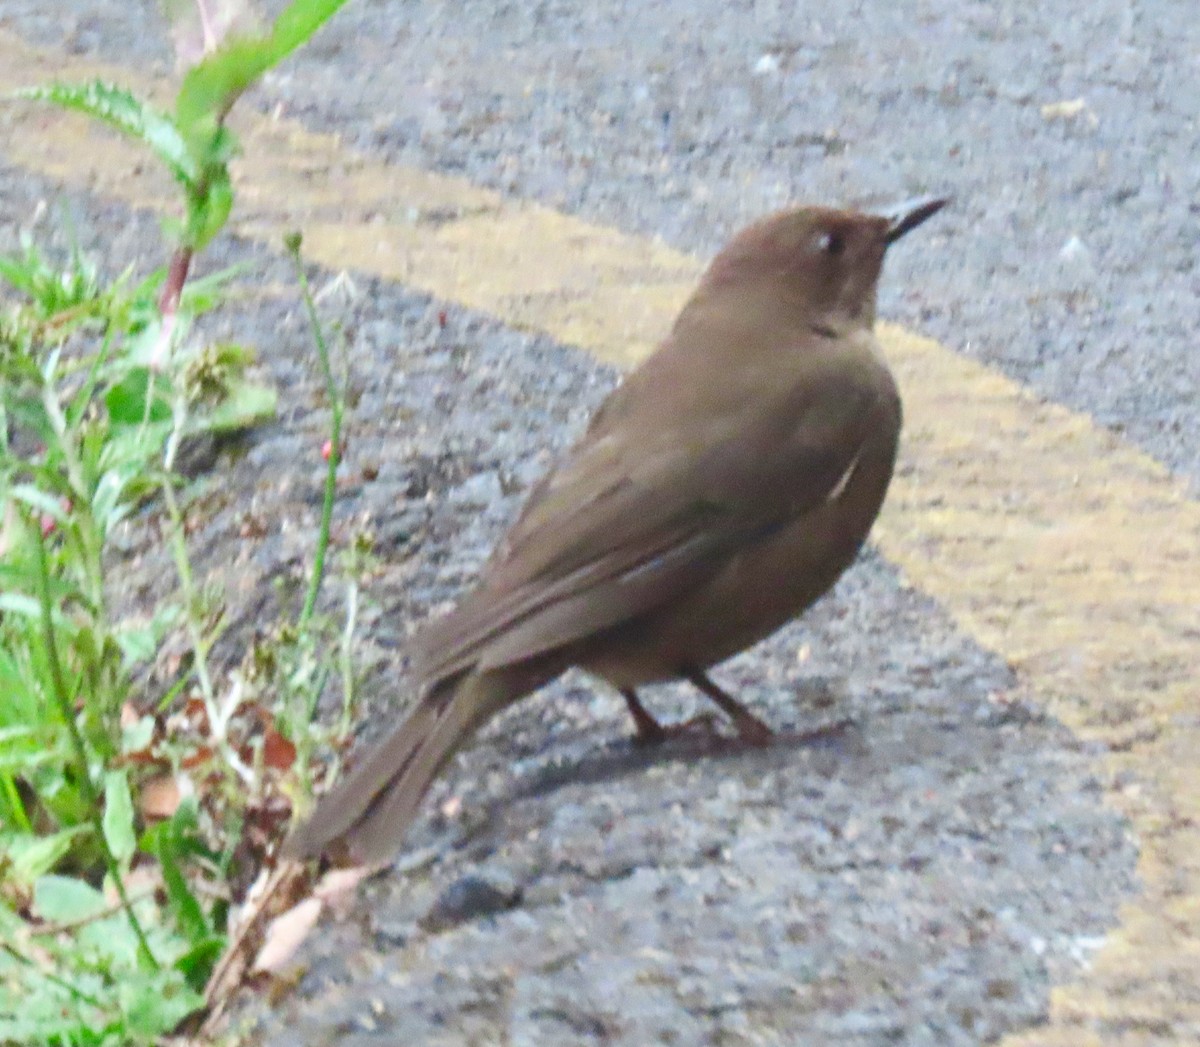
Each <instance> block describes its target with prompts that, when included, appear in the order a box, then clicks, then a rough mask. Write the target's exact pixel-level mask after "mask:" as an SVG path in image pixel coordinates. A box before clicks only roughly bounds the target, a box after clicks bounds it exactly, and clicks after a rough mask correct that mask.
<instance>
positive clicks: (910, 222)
mask: <svg viewBox="0 0 1200 1047" xmlns="http://www.w3.org/2000/svg"><path fill="white" fill-rule="evenodd" d="M949 202H950V197H948V196H921V197H918V198H917V199H915V200H905V201H904V203H902V204H896V205H894V206H893V207H884V208H882V209H881V210H880V212H879V214H880V217H881V218H886V219H887V222H888V231H887V242H888V243H889V244H894V243H895V242H896V241H897V240H899V239H900V237H902V236H903V235H904V234H905V233H907V232H908V231H909V230H910V229H916V227H917V226H919V225H920V224H921V223H922V222H923V221H925V219H926V218H932V217H933V216H934V215H935V214H937V213H938V211H940V210H941V209H942V208H943V207H945V206H946V205H947V204H948V203H949Z"/></svg>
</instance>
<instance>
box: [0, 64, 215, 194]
mask: <svg viewBox="0 0 1200 1047" xmlns="http://www.w3.org/2000/svg"><path fill="white" fill-rule="evenodd" d="M16 96H17V97H18V98H29V99H33V100H35V101H42V102H51V103H53V104H54V105H57V106H60V107H62V108H63V109H71V110H74V111H75V112H79V113H85V114H87V115H88V116H91V117H94V118H95V119H97V120H101V121H103V122H104V123H106V124H108V125H109V126H110V127H115V128H116V129H117V130H118V131H122V132H124V133H125V134H127V135H129V136H130V137H132V138H136V139H137V140H138V141H140V142H142V143H143V144H144V145H146V146H148V147H149V148H150V149H151V150H152V151H153V152H154V154H155V155H156V156H157V157H158V158H159V159H160V160H162V162H163V163H164V164H166V166H167V167H168V169H169V170H170V171H171V174H172V175H173V176H174V177H175V179H176V181H178V182H180V183H181V184H182V185H185V186H188V187H193V186H194V185H195V183H196V180H197V177H198V175H199V168H198V167H197V166H196V165H195V163H194V162H193V160H192V156H191V154H190V153H189V152H188V149H187V145H186V144H185V142H184V138H183V136H182V135H181V134H180V133H179V130H178V128H176V126H175V123H174V121H173V120H172V119H171V117H169V116H168V115H167V114H165V113H162V112H160V111H159V110H158V109H156V108H154V106H152V105H150V104H149V103H147V102H143V101H142V100H141V99H139V98H137V97H136V96H135V95H134V94H133V92H131V91H128V90H126V89H125V88H123V87H117V86H116V85H115V84H107V83H104V82H103V81H100V80H96V81H93V82H92V83H90V84H63V83H55V84H49V85H47V86H44V87H26V88H23V89H22V90H20V91H17V92H16Z"/></svg>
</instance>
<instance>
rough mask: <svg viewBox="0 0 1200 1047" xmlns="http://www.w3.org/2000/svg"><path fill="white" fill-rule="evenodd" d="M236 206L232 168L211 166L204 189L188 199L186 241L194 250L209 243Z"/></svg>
mask: <svg viewBox="0 0 1200 1047" xmlns="http://www.w3.org/2000/svg"><path fill="white" fill-rule="evenodd" d="M232 209H233V185H232V183H231V182H230V181H229V168H228V167H225V166H224V165H223V164H222V165H219V166H212V167H211V170H210V171H209V177H208V180H207V181H206V183H205V191H204V192H203V193H202V194H197V195H196V196H194V197H189V199H188V218H187V243H188V244H189V245H190V246H191V247H192V249H193V250H195V251H200V250H202V249H203V248H205V247H207V246H208V244H209V242H210V241H211V240H212V238H213V237H214V236H216V235H217V233H219V232H220V231H221V227H222V226H224V225H225V222H226V220H227V219H228V218H229V212H230V211H231V210H232Z"/></svg>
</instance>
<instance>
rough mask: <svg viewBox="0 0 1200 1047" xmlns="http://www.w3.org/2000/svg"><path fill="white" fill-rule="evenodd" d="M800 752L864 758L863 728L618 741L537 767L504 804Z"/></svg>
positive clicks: (849, 725)
mask: <svg viewBox="0 0 1200 1047" xmlns="http://www.w3.org/2000/svg"><path fill="white" fill-rule="evenodd" d="M798 751H802V752H811V753H818V754H826V755H828V756H829V757H830V759H843V758H846V757H855V756H861V755H863V754H864V753H865V751H866V741H865V738H864V735H863V731H862V728H861V727H860V726H859V725H858V724H857V723H855V722H854V721H852V720H842V721H839V722H837V723H833V724H830V725H828V726H826V727H821V728H818V729H816V730H809V731H779V732H777V733H776V734H775V736H774V737H773V738H772V739H771V741H770V742H769V743H768V744H767V745H756V744H751V743H748V742H745V741H743V740H742V739H741V738H731V737H728V736H726V735H720V734H716V733H702V732H699V731H696V732H692V731H688V732H683V733H679V734H675V735H672V736H671V737H669V738H667V739H666V740H665V741H663V742H660V743H657V744H644V743H641V742H639V741H638V740H637V739H629V738H621V739H613V740H612V741H609V742H608V743H606V744H605V745H604V746H603V747H602V748H601V749H599V750H595V751H593V752H592V753H590V754H589V755H587V756H584V757H583V758H582V759H578V760H572V759H570V758H569V757H567V756H563V757H560V758H557V759H555V760H553V761H552V762H549V763H546V764H544V765H543V766H541V767H539V768H537V769H536V770H535V771H534V772H533V773H532V774H530V775H529V776H528V777H526V778H524V779H523V780H522V781H521V782H519V783H518V784H517V785H515V786H514V788H513V789H512V791H511V792H510V793H509V794H508V795H507V796H506V797H505V798H504V800H502V801H500V803H499V805H501V806H506V805H507V804H509V803H512V802H514V801H518V800H530V799H538V798H543V797H546V796H550V795H552V794H553V793H555V792H557V791H558V790H559V789H562V788H564V787H566V786H569V785H598V784H601V783H604V782H611V781H615V780H617V779H620V778H624V777H627V776H629V775H633V774H639V773H641V772H643V771H646V770H648V769H650V768H651V767H657V766H661V765H663V764H676V763H681V764H694V763H699V762H701V761H708V760H713V761H727V760H747V761H749V760H753V761H756V762H759V763H760V764H763V765H766V766H770V765H773V764H775V763H777V762H780V761H786V760H788V759H789V758H790V757H791V755H792V754H794V753H796V752H798Z"/></svg>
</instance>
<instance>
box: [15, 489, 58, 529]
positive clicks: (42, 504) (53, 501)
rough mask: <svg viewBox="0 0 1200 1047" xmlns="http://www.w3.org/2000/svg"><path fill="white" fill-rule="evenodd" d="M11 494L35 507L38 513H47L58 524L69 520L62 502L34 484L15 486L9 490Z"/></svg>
mask: <svg viewBox="0 0 1200 1047" xmlns="http://www.w3.org/2000/svg"><path fill="white" fill-rule="evenodd" d="M9 493H10V494H11V495H12V496H13V497H14V498H16V499H18V500H19V501H22V502H24V503H25V504H26V505H31V506H33V508H35V509H37V510H38V512H42V513H45V514H46V515H47V516H49V517H50V518H51V519H53V520H56V521H57V522H58V523H62V522H63V521H64V520H66V518H67V510H66V509H65V508H63V504H62V502H61V501H59V500H58V499H57V498H55V497H54V496H53V495H49V494H47V493H46V492H45V491H42V490H39V489H38V488H37V487H34V486H33V485H32V484H15V485H14V486H12V487H10V488H9Z"/></svg>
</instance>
